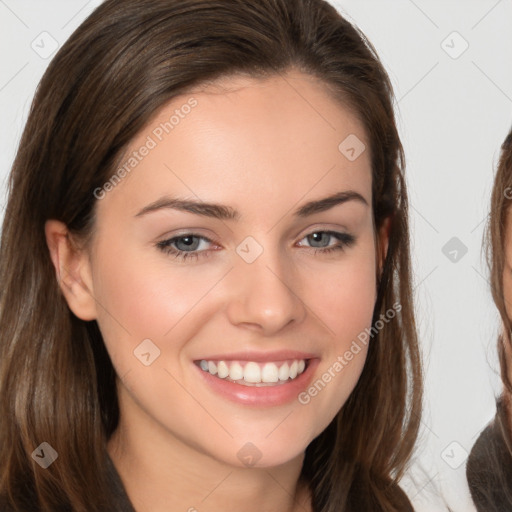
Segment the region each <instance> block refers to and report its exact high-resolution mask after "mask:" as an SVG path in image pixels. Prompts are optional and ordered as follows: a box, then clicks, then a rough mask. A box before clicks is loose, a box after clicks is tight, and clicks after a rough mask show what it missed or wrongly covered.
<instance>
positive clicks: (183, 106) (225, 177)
mask: <svg viewBox="0 0 512 512" xmlns="http://www.w3.org/2000/svg"><path fill="white" fill-rule="evenodd" d="M144 147H150V150H149V151H148V150H144V151H143V152H144V156H143V157H141V156H140V153H142V151H140V150H141V149H143V148H144ZM347 150H349V151H350V150H352V153H350V152H348V153H347ZM354 150H355V151H356V155H355V156H356V157H357V158H354ZM134 152H135V153H139V155H137V156H134V155H133V153H134ZM358 153H360V154H358ZM130 158H131V160H132V161H131V163H132V164H135V165H133V167H132V168H130V169H129V172H126V173H124V174H125V175H126V177H124V178H123V180H122V183H120V185H119V186H116V187H115V190H113V191H112V192H110V193H109V194H108V200H109V202H113V201H115V198H116V197H117V198H118V200H121V199H120V198H121V197H122V198H123V200H122V202H123V204H126V203H132V204H134V205H135V204H137V206H139V205H140V201H141V200H147V201H149V200H151V199H152V200H154V199H155V197H154V196H155V195H157V194H159V193H160V194H161V193H163V192H168V193H172V194H181V195H183V194H185V195H188V196H197V197H199V198H201V199H203V200H205V201H207V200H209V199H212V200H213V199H214V200H216V201H223V200H224V201H226V202H232V200H233V198H234V197H235V196H236V197H238V198H240V197H244V199H242V201H241V202H242V203H243V202H245V203H246V204H249V203H248V202H247V201H246V199H248V198H249V197H248V196H250V198H251V199H254V198H259V199H258V200H259V201H261V200H262V198H264V199H265V203H266V204H267V205H270V204H274V203H275V202H276V201H279V197H281V198H282V200H285V201H286V200H294V199H295V201H297V200H298V199H299V198H301V197H304V196H307V195H308V194H312V196H315V194H316V195H318V194H321V193H323V191H330V190H333V189H336V190H338V189H358V191H359V192H360V193H363V192H364V193H365V194H366V199H367V200H368V202H369V203H370V204H371V197H369V195H368V194H369V193H371V192H370V191H371V168H370V156H369V145H368V140H367V137H366V133H365V131H364V129H363V126H362V123H360V121H359V119H358V118H357V117H356V116H355V115H354V114H353V113H352V112H351V111H350V110H349V109H347V108H346V107H344V106H343V105H342V104H341V103H340V102H338V101H336V100H335V99H334V98H333V97H332V95H331V94H330V93H329V90H328V89H327V88H326V86H325V85H324V84H323V83H321V82H319V81H318V80H317V79H316V78H314V77H311V76H309V75H304V74H302V73H298V72H290V73H287V74H286V75H276V76H272V77H269V78H265V79H254V78H249V77H244V76H237V77H230V78H227V77H225V78H223V79H221V80H217V81H215V82H214V83H211V84H208V85H206V86H205V85H202V86H200V87H197V88H195V89H191V90H190V91H188V92H187V93H186V94H182V95H180V96H177V97H175V98H174V99H173V100H172V101H170V102H169V103H168V104H166V105H165V106H164V107H162V108H161V109H160V110H159V111H158V112H157V113H156V115H155V116H154V117H153V119H152V120H151V121H150V122H149V123H148V125H147V126H146V127H145V128H144V129H143V130H142V131H141V132H140V133H139V135H138V136H137V137H136V138H135V139H134V140H133V141H132V143H131V144H130V147H129V148H128V151H127V152H126V154H125V155H124V162H122V164H121V165H123V164H126V162H128V160H129V159H130ZM135 160H136V161H135ZM129 167H131V166H130V165H128V167H127V169H128V168H129ZM212 194H214V197H212ZM105 203H106V202H105ZM260 205H261V203H260ZM134 208H135V206H134ZM238 209H240V210H243V205H241V206H240V208H238Z"/></svg>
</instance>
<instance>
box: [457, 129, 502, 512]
mask: <svg viewBox="0 0 512 512" xmlns="http://www.w3.org/2000/svg"><path fill="white" fill-rule="evenodd" d="M511 205H512V129H511V130H510V132H509V133H508V136H507V137H506V139H505V141H504V142H503V144H502V146H501V152H500V159H499V163H498V169H497V172H496V176H495V177H494V184H493V190H492V195H491V211H490V215H489V220H488V223H487V227H486V233H485V242H486V243H485V249H486V257H487V264H488V266H489V270H490V284H491V293H492V297H493V300H494V303H495V305H496V307H497V308H498V311H499V313H500V317H501V320H502V328H503V330H502V332H501V334H500V335H499V336H498V355H499V361H500V371H501V380H502V382H503V393H502V394H501V395H500V396H499V397H498V400H497V404H496V405H497V407H496V416H495V418H494V419H493V421H492V422H491V424H490V425H489V426H488V427H487V428H486V429H485V430H484V431H483V433H482V434H481V435H480V437H479V438H478V440H477V442H476V443H475V446H474V447H473V449H472V450H471V454H470V456H469V460H468V464H467V468H466V474H467V479H468V484H469V489H470V491H471V495H472V497H473V501H474V503H475V505H476V506H477V509H478V510H479V511H485V512H493V511H496V512H498V511H502V510H510V509H512V381H511V380H510V377H511V375H512V359H511V354H512V339H511V336H512V333H511V329H512V320H511V318H510V317H509V314H508V313H507V306H508V311H509V312H510V311H512V304H507V301H506V299H505V289H504V283H503V278H504V271H505V268H506V244H507V238H508V239H509V240H510V236H511V235H510V230H511V228H512V226H511V225H510V222H507V215H508V214H509V212H510V206H511ZM507 231H508V233H509V234H508V235H507Z"/></svg>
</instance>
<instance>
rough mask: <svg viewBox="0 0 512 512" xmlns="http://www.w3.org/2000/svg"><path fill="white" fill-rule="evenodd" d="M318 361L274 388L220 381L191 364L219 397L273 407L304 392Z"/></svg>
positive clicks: (312, 360)
mask: <svg viewBox="0 0 512 512" xmlns="http://www.w3.org/2000/svg"><path fill="white" fill-rule="evenodd" d="M319 362H320V360H319V359H311V360H310V361H309V363H308V365H307V367H306V369H305V370H304V371H303V372H302V373H301V374H300V375H299V376H298V377H296V378H295V379H293V380H290V381H288V382H286V383H285V384H276V385H275V386H260V387H258V386H244V385H243V384H236V383H234V382H231V381H228V380H224V379H220V378H219V377H215V376H213V375H212V374H211V373H208V372H205V371H204V370H202V369H201V368H199V366H197V365H196V364H194V363H193V365H194V367H195V368H196V369H197V371H198V372H200V373H201V377H202V378H203V379H204V382H206V384H207V385H208V386H209V387H210V388H211V389H213V391H215V392H216V393H218V394H219V395H221V396H223V397H225V398H227V399H228V400H231V401H233V402H237V403H239V404H244V405H254V406H273V405H283V404H286V403H289V402H292V401H293V400H297V396H298V395H299V393H301V392H302V391H304V389H305V388H307V386H308V385H309V383H310V382H311V380H312V378H313V375H314V372H315V369H316V367H317V366H318V363H319Z"/></svg>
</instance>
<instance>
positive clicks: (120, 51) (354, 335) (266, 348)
mask: <svg viewBox="0 0 512 512" xmlns="http://www.w3.org/2000/svg"><path fill="white" fill-rule="evenodd" d="M403 166H404V157H403V150H402V146H401V143H400V140H399V137H398V133H397V128H396V125H395V119H394V113H393V93H392V89H391V85H390V82H389V78H388V76H387V74H386V72H385V70H384V69H383V67H382V64H381V63H380V61H379V59H378V57H377V55H376V53H375V51H374V49H373V47H372V46H371V44H370V43H369V42H368V41H367V40H366V39H365V37H364V36H363V34H361V33H360V32H359V31H358V30H357V29H356V28H355V27H353V26H352V25H351V24H350V23H348V22H347V21H346V20H345V19H343V18H342V17H341V16H340V15H339V14H338V13H337V12H336V10H335V9H334V8H333V7H332V6H331V5H329V4H328V3H326V2H324V1H322V0H313V1H312V0H294V1H290V0H258V1H249V2H247V1H245V0H244V1H241V0H180V1H177V0H122V1H121V0H107V1H106V2H105V3H103V4H102V5H101V6H100V7H99V8H98V9H97V10H96V11H95V12H94V13H93V14H92V15H91V16H90V17H89V18H88V19H87V20H86V21H85V22H84V23H83V24H82V25H81V26H80V27H79V28H78V29H77V30H76V32H75V33H74V34H73V35H72V36H71V38H70V39H69V40H68V41H67V42H66V44H65V45H64V46H63V47H62V48H61V50H60V51H59V53H58V54H57V55H56V57H55V58H54V60H53V61H52V63H51V64H50V66H49V68H48V70H47V72H46V74H45V75H44V77H43V79H42V81H41V83H40V86H39V88H38V91H37V94H36V97H35V99H34V103H33V106H32V109H31V112H30V116H29V120H28V122H27V126H26V129H25V131H24V134H23V137H22V140H21V143H20V148H19V151H18V154H17V157H16V160H15V162H14V166H13V169H12V173H11V177H10V182H9V186H10V189H9V201H8V204H7V209H6V213H5V219H4V224H3V232H2V240H1V264H0V279H1V282H2V288H1V292H0V293H1V302H0V304H1V310H0V333H1V334H0V336H1V380H0V405H1V410H0V427H1V430H0V460H2V466H1V468H2V469H1V479H0V495H2V497H3V501H4V509H3V510H30V511H34V510H38V511H52V512H54V511H56V510H59V511H60V510H66V511H68V510H69V511H71V510H72V511H87V512H90V511H105V510H137V511H138V512H146V511H163V510H165V511H184V510H188V511H194V510H200V511H201V512H203V511H217V510H225V511H228V512H229V511H230V510H245V511H249V512H251V511H256V510H257V511H261V510H268V511H279V512H282V511H298V510H301V511H302V510H309V511H316V512H320V511H322V512H327V511H361V510H372V511H379V510H382V511H406V510H412V507H411V505H410V503H409V500H408V499H407V497H406V495H405V493H404V492H403V491H402V490H401V489H400V487H399V485H398V484H399V480H400V478H401V476H402V475H403V473H404V470H405V468H406V463H407V461H408V458H409V456H410V454H411V451H412V449H413V447H414V443H415V439H416V434H417V430H418V425H419V421H420V407H421V392H422V386H421V365H420V360H419V352H418V346H417V337H416V328H415V322H414V316H413V304H412V294H411V283H410V268H409V265H410V264H409V240H408V236H409V233H408V220H407V219H408V213H407V194H406V187H405V181H404V176H403Z"/></svg>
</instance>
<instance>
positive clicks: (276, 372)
mask: <svg viewBox="0 0 512 512" xmlns="http://www.w3.org/2000/svg"><path fill="white" fill-rule="evenodd" d="M309 361H310V359H287V360H284V361H269V362H265V363H258V362H255V361H224V360H219V361H211V360H206V359H201V360H200V361H194V363H195V364H196V365H197V366H199V367H200V368H201V370H203V371H204V372H206V373H209V374H210V375H213V376H215V377H217V378H219V379H222V380H225V381H228V382H233V383H235V384H241V385H243V386H256V387H261V386H279V385H283V384H287V383H288V382H292V381H293V380H295V379H296V378H297V377H298V376H299V375H301V374H302V373H303V372H304V371H305V369H306V368H307V367H308V364H309Z"/></svg>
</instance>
